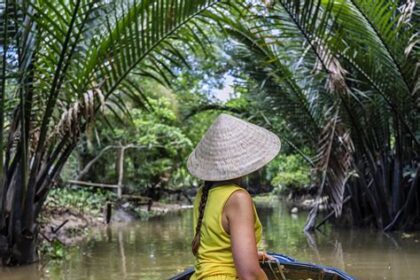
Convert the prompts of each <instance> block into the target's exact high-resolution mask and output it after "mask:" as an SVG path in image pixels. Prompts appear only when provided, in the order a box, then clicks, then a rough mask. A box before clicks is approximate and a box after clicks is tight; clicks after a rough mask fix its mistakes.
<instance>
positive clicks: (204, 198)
mask: <svg viewBox="0 0 420 280" xmlns="http://www.w3.org/2000/svg"><path fill="white" fill-rule="evenodd" d="M212 185H213V183H212V182H208V181H205V182H204V186H203V191H202V194H201V200H200V206H199V208H198V210H199V215H198V221H197V226H196V227H195V235H194V239H193V241H192V243H191V249H192V253H193V254H194V256H196V255H197V252H198V248H199V247H200V236H201V225H202V224H203V217H204V210H205V208H206V203H207V198H208V195H209V190H210V187H211V186H212Z"/></svg>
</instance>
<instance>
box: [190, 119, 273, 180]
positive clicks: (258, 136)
mask: <svg viewBox="0 0 420 280" xmlns="http://www.w3.org/2000/svg"><path fill="white" fill-rule="evenodd" d="M279 151H280V139H279V138H278V137H277V135H275V134H274V133H272V132H270V131H268V130H267V129H265V128H262V127H260V126H257V125H254V124H251V123H249V122H246V121H243V120H241V119H238V118H236V117H233V116H230V115H226V114H221V115H220V116H219V117H217V119H216V120H215V121H214V123H213V124H212V125H211V126H210V128H209V129H208V130H207V132H206V134H205V135H204V136H203V138H202V139H201V141H200V143H198V145H197V147H196V148H195V149H194V150H193V151H192V153H191V154H190V156H189V158H188V162H187V167H188V170H189V171H190V173H191V174H192V175H193V176H195V177H197V178H199V179H202V180H205V181H224V180H230V179H235V178H239V177H242V176H245V175H248V174H250V173H252V172H254V171H256V170H258V169H260V168H261V167H263V166H264V165H266V164H267V163H268V162H270V161H271V160H272V159H273V158H274V157H275V156H276V155H277V154H278V152H279Z"/></svg>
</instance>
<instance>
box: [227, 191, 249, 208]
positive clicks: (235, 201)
mask: <svg viewBox="0 0 420 280" xmlns="http://www.w3.org/2000/svg"><path fill="white" fill-rule="evenodd" d="M252 203H253V202H252V198H251V195H250V194H249V193H248V192H247V191H246V190H245V189H239V190H237V191H235V192H233V193H232V195H231V196H230V197H229V199H228V200H227V202H226V205H225V209H229V208H233V209H236V210H246V209H247V208H249V209H252V205H253V204H252Z"/></svg>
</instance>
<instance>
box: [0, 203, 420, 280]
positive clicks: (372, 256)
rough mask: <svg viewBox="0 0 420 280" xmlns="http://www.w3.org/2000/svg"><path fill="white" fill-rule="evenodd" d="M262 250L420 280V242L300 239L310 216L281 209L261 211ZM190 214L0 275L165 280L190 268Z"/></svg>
mask: <svg viewBox="0 0 420 280" xmlns="http://www.w3.org/2000/svg"><path fill="white" fill-rule="evenodd" d="M257 209H258V213H259V216H260V219H261V222H262V224H263V227H264V241H265V246H266V247H267V249H268V250H269V251H273V252H279V253H283V254H286V255H289V256H291V257H293V258H296V259H299V260H301V261H306V262H314V263H319V264H324V265H329V266H334V267H337V268H340V269H342V270H344V271H346V272H347V273H349V274H351V275H353V276H354V277H355V278H357V279H366V280H379V279H404V280H407V279H413V280H414V279H420V234H419V233H415V234H412V233H401V232H399V233H393V234H390V235H384V234H382V233H375V232H373V231H368V230H351V231H350V230H333V229H332V228H331V227H326V228H324V229H323V233H317V234H316V235H315V236H312V237H308V236H305V234H303V233H302V228H303V225H304V223H305V219H306V216H305V214H299V215H290V214H289V213H288V212H287V210H286V209H285V208H284V207H282V206H281V204H280V203H278V202H275V203H270V204H267V203H264V204H258V205H257ZM191 238H192V211H191V210H183V211H182V212H180V213H173V214H169V215H167V216H165V217H160V218H155V219H152V220H150V221H148V222H135V223H132V224H129V225H121V224H120V225H113V226H110V227H109V228H107V229H103V230H95V231H92V233H91V234H90V235H89V238H88V240H87V241H86V242H85V243H83V244H82V245H81V246H80V247H79V248H72V249H68V250H66V254H65V255H66V257H65V259H64V260H62V261H48V262H46V261H44V262H41V263H38V264H35V265H31V266H24V267H18V268H1V267H0V279H1V280H3V279H4V280H6V279H7V280H40V279H42V280H50V279H51V280H53V279H54V280H55V279H64V280H108V279H112V280H131V279H136V280H138V279H145V280H148V279H167V278H168V277H170V276H172V275H174V274H176V273H177V272H180V271H182V270H183V269H184V268H185V267H188V266H190V265H191V264H192V262H193V257H192V255H191V253H190V240H191Z"/></svg>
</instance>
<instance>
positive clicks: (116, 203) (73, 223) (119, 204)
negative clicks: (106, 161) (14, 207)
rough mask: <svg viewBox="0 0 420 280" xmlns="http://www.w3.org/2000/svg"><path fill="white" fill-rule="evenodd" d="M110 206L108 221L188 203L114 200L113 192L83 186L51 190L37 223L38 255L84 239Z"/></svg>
mask: <svg viewBox="0 0 420 280" xmlns="http://www.w3.org/2000/svg"><path fill="white" fill-rule="evenodd" d="M108 204H110V206H111V217H110V223H111V224H112V223H130V222H135V221H146V220H148V219H151V218H154V217H158V216H163V215H165V214H167V213H170V212H176V211H181V210H183V209H188V208H191V206H189V205H182V204H169V203H160V202H154V203H153V204H152V205H151V207H150V208H149V206H148V205H138V204H136V203H135V202H133V201H125V200H118V199H117V198H116V196H115V195H114V194H113V193H110V192H105V191H101V190H98V191H93V192H92V191H90V190H86V189H64V188H61V189H54V190H52V191H51V193H50V195H49V197H48V199H47V201H46V203H45V205H44V208H43V210H42V213H41V216H40V219H39V224H40V239H41V241H42V242H41V254H42V253H45V252H46V253H47V254H50V253H53V254H55V252H51V250H50V248H49V247H51V245H52V247H56V246H57V245H58V247H60V248H61V247H64V246H73V245H77V244H79V243H80V242H81V241H83V240H85V239H86V237H87V236H88V233H89V231H90V230H92V229H94V228H95V229H96V228H101V227H106V226H107V222H106V219H107V218H106V217H107V213H106V212H107V205H108Z"/></svg>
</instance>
